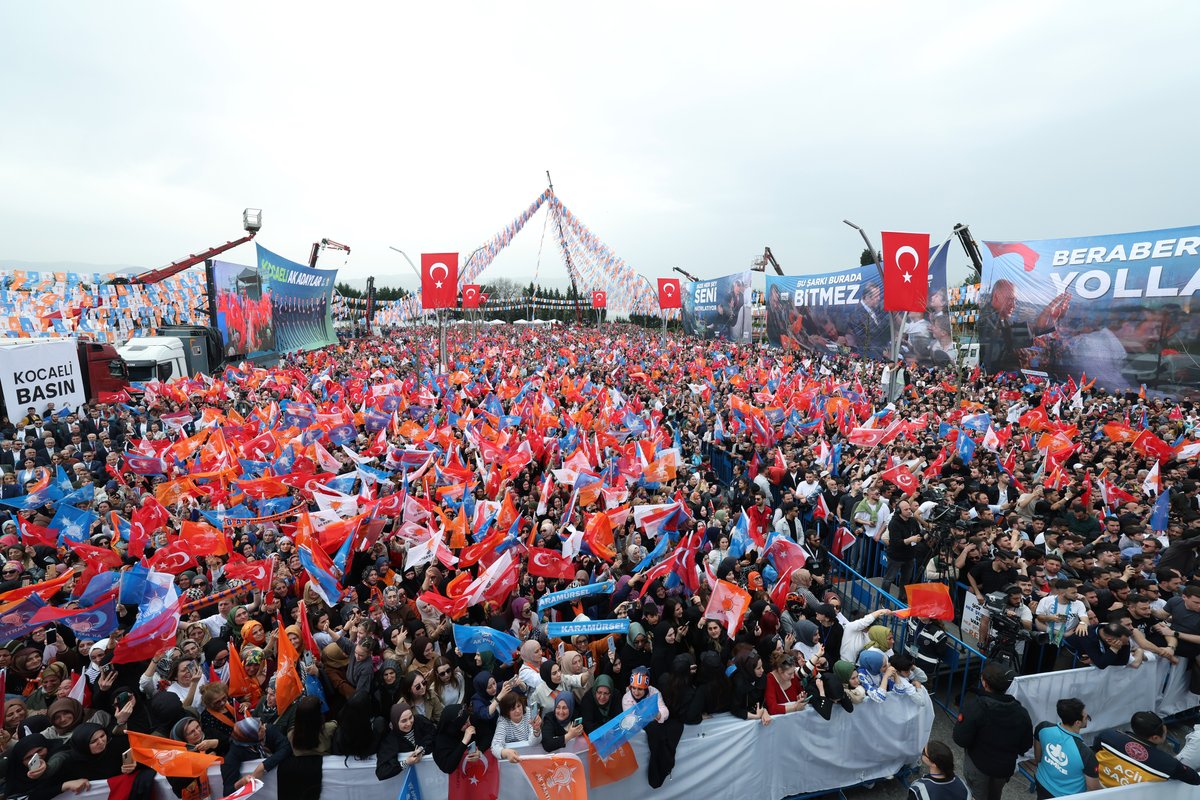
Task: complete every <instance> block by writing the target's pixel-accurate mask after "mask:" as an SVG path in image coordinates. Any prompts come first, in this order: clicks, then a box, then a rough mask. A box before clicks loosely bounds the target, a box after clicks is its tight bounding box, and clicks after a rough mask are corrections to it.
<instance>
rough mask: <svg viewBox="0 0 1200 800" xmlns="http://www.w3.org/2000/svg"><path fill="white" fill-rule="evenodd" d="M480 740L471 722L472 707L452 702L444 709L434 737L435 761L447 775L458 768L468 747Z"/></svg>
mask: <svg viewBox="0 0 1200 800" xmlns="http://www.w3.org/2000/svg"><path fill="white" fill-rule="evenodd" d="M476 741H478V740H477V738H476V735H475V726H474V724H472V722H471V707H470V706H467V705H461V704H459V703H451V704H450V705H448V706H446V707H445V708H443V709H442V716H441V718H440V719H439V720H438V724H437V733H435V734H434V737H433V761H434V763H436V764H437V765H438V769H440V770H441V771H442V772H444V773H446V774H447V775H449V774H451V773H452V772H454V770H456V769H458V767H459V765H460V764H462V760H463V756H465V755H466V754H467V747H468V746H469V745H470V744H471V743H472V742H476Z"/></svg>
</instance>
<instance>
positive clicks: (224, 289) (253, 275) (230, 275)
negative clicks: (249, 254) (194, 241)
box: [212, 261, 275, 358]
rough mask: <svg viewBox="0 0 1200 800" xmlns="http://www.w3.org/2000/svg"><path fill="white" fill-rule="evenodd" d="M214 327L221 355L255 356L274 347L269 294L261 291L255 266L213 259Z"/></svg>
mask: <svg viewBox="0 0 1200 800" xmlns="http://www.w3.org/2000/svg"><path fill="white" fill-rule="evenodd" d="M212 271H213V291H214V292H215V293H216V297H215V300H216V308H217V330H219V331H220V332H221V344H222V347H223V349H224V352H225V356H226V357H227V358H228V357H231V356H250V357H254V356H258V355H261V354H264V353H269V352H271V351H272V350H274V349H275V325H274V321H273V320H272V317H271V297H270V295H269V294H268V293H266V292H264V291H263V287H262V281H261V280H260V279H259V275H258V270H256V269H255V268H254V267H245V266H242V265H241V264H232V263H230V262H228V261H213V262H212Z"/></svg>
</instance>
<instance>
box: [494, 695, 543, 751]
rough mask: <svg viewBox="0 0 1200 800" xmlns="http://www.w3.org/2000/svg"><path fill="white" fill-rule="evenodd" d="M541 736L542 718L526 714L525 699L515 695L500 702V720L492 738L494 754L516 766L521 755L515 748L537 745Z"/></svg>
mask: <svg viewBox="0 0 1200 800" xmlns="http://www.w3.org/2000/svg"><path fill="white" fill-rule="evenodd" d="M541 734H542V718H541V717H539V716H537V714H536V713H535V714H526V713H525V699H524V698H522V697H521V696H520V695H518V694H515V693H514V694H509V695H505V697H504V699H503V700H501V701H500V719H499V720H498V721H497V723H496V733H495V734H494V735H493V736H492V754H493V755H495V756H496V757H497V758H503V759H505V760H507V761H508V762H510V763H512V764H516V763H517V762H518V761H520V760H521V755H520V753H518V752H517V751H516V750H515V749H514V747H526V746H528V745H531V744H536V743H537V741H538V739H539V738H540V737H541ZM509 745H512V747H510V746H509Z"/></svg>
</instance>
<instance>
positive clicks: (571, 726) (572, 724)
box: [542, 692, 583, 753]
mask: <svg viewBox="0 0 1200 800" xmlns="http://www.w3.org/2000/svg"><path fill="white" fill-rule="evenodd" d="M582 735H583V721H582V719H576V718H575V695H573V694H571V693H570V692H559V695H558V697H556V698H555V699H554V708H553V709H551V710H550V711H547V712H546V715H545V716H544V717H542V749H543V750H545V751H546V752H547V753H553V752H554V751H555V750H561V749H563V748H564V747H566V746H567V742H569V741H571V740H572V739H575V738H577V737H579V736H582Z"/></svg>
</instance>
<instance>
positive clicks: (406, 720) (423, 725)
mask: <svg viewBox="0 0 1200 800" xmlns="http://www.w3.org/2000/svg"><path fill="white" fill-rule="evenodd" d="M435 732H436V729H435V728H434V726H433V723H432V722H430V721H429V720H428V719H426V718H425V717H422V716H420V715H418V714H415V713H413V709H412V706H410V705H409V704H408V703H405V702H403V701H401V702H399V703H396V705H394V706H392V714H391V726H390V727H389V728H388V732H387V733H386V734H385V735H384V737H383V740H382V741H381V742H380V743H379V754H378V755H377V756H376V757H375V777H376V778H378V779H379V780H381V781H386V780H387V779H388V778H393V777H395V776H396V775H399V774H400V773H401V771H403V769H404V768H405V767H411V766H414V765H415V764H416V763H417V762H419V761H420V760H421V758H422V757H424V755H425V753H426V752H428V751H429V750H431V749H432V748H433V737H434V734H435ZM406 753H407V755H404V754H406ZM402 755H403V756H404V757H403V758H401V756H402Z"/></svg>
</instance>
